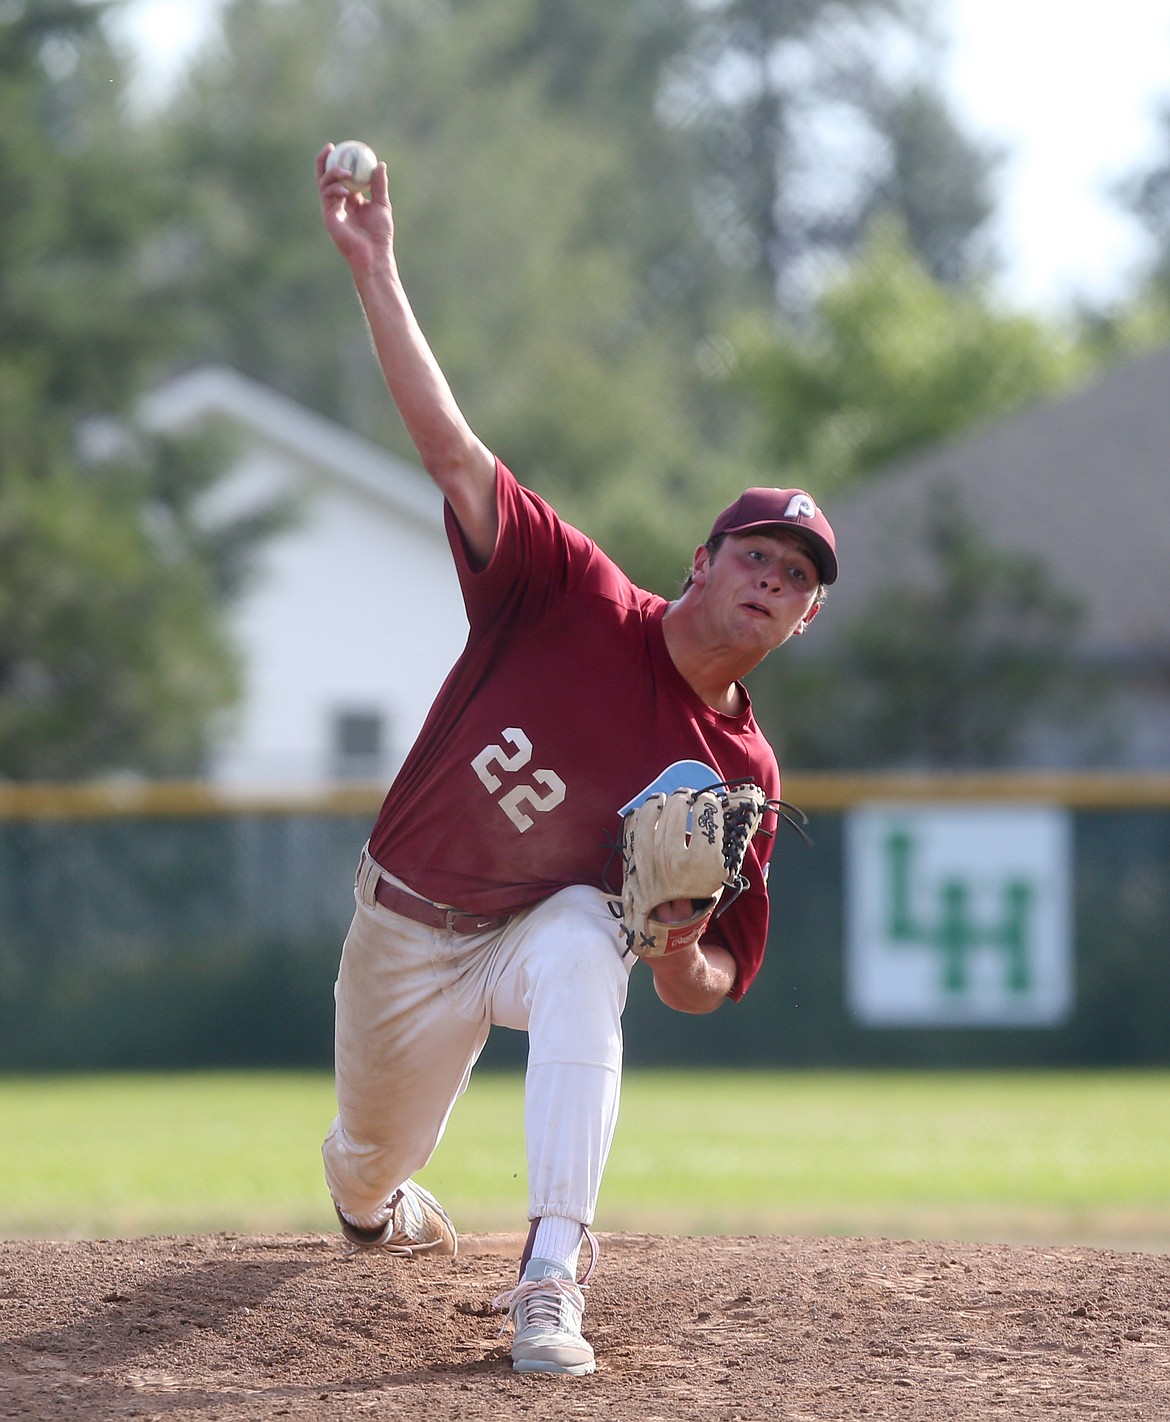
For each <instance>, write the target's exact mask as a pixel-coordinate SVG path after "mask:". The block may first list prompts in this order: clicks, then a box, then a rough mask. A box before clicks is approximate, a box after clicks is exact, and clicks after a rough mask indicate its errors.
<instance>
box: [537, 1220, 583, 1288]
mask: <svg viewBox="0 0 1170 1422" xmlns="http://www.w3.org/2000/svg"><path fill="white" fill-rule="evenodd" d="M584 1237H585V1232H584V1228H583V1226H582V1225H581V1224H580V1222H579V1221H578V1220H566V1219H563V1218H562V1217H561V1216H560V1215H543V1216H542V1217H541V1221H540V1223H539V1224H538V1225H537V1226H536V1238H535V1239H534V1240H533V1241H532V1255H533V1258H535V1259H547V1260H549V1262H550V1263H553V1264H559V1265H560V1266H561V1268H562V1269H565V1270H567V1271H568V1273H569V1274H570V1275H571V1276H572V1277H573V1278H574V1279H575V1278H576V1277H577V1256H578V1255H579V1254H580V1253H581V1241H582V1240H583V1239H584Z"/></svg>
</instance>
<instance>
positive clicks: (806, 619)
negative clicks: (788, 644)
mask: <svg viewBox="0 0 1170 1422" xmlns="http://www.w3.org/2000/svg"><path fill="white" fill-rule="evenodd" d="M820 610H821V604H820V603H819V602H814V603H813V605H812V606H811V607H810V608H809V610H808V611H807V612H806V613H805V614H804V616H803V617H802V618H801V619H800V621H799V622H798V623H797V624H796V626H795V627H794V628H793V631H794V632H795V633H796V635H797V636H798V637H799V636H800V634H801V633H802V632H803V631H804V629H805V628H806V627H807V626H808V624H809V623H810V622H811V621H812V620H813V618H814V617H815V616H816V615H817V613H818V612H820Z"/></svg>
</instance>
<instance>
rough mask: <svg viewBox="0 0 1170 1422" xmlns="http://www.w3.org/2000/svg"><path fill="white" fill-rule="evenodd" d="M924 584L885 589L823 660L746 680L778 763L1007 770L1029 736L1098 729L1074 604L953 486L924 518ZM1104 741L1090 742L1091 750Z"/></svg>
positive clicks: (1089, 737) (1100, 712) (1104, 691)
mask: <svg viewBox="0 0 1170 1422" xmlns="http://www.w3.org/2000/svg"><path fill="white" fill-rule="evenodd" d="M924 526H925V527H924V538H925V543H924V546H925V547H926V549H927V550H928V554H929V559H930V569H929V572H928V576H927V578H926V579H925V580H923V581H921V582H918V583H912V582H893V581H892V582H891V584H890V585H889V586H888V587H887V588H886V589H884V590H883V591H882V592H880V593H879V594H878V595H877V596H876V597H875V599H874V602H873V604H872V606H871V607H870V609H869V610H868V611H867V612H865V613H864V614H862V615H861V616H860V617H857V618H855V619H854V621H853V622H852V623H851V624H850V625H849V626H848V627H847V628H845V629H844V631H843V633H842V635H841V647H840V650H839V651H836V652H835V653H834V654H833V655H832V656H831V657H825V658H823V659H819V660H818V659H815V658H810V659H809V660H808V661H805V662H803V663H802V664H801V665H799V666H798V667H794V666H792V665H789V666H788V667H786V668H782V667H780V666H778V665H777V666H772V667H769V668H768V670H767V673H766V674H763V673H757V674H756V677H757V680H756V684H755V686H754V688H753V694H754V696H755V698H756V703H757V711H758V714H760V715H761V717H762V718H763V719H764V721H765V722H767V723H775V724H774V726H773V734H774V736H775V740H776V744H778V745H780V746H782V747H783V751H784V758H785V759H786V760H787V763H788V764H790V765H801V766H816V767H817V768H838V767H840V768H866V769H875V768H907V769H915V770H956V769H969V768H977V767H985V766H1001V765H1012V764H1014V763H1018V762H1019V757H1020V755H1021V752H1022V751H1023V750H1024V749H1025V748H1026V747H1027V746H1028V745H1029V743H1031V742H1033V741H1034V738H1035V737H1036V736H1037V734H1038V732H1041V731H1043V730H1045V728H1047V729H1048V730H1049V731H1051V730H1053V728H1055V730H1056V733H1057V735H1058V736H1059V738H1060V740H1061V743H1062V744H1063V745H1065V746H1068V745H1071V744H1073V743H1074V742H1075V741H1076V739H1077V738H1078V737H1083V738H1084V741H1085V744H1094V743H1096V742H1097V741H1099V740H1100V739H1101V738H1102V737H1104V736H1106V735H1107V734H1108V725H1107V717H1108V713H1109V697H1108V687H1107V685H1106V684H1105V682H1104V680H1103V679H1097V678H1094V677H1092V676H1090V675H1088V674H1087V673H1086V671H1085V668H1084V666H1083V663H1082V662H1081V661H1080V659H1079V658H1078V657H1077V655H1076V645H1075V644H1076V638H1077V634H1078V631H1079V627H1080V622H1081V615H1082V614H1081V610H1080V607H1079V605H1078V604H1077V602H1076V601H1075V599H1074V598H1072V597H1071V596H1070V595H1069V594H1067V593H1065V592H1064V591H1063V590H1062V589H1060V588H1059V587H1057V586H1056V585H1055V584H1054V582H1053V580H1052V578H1051V575H1050V574H1049V573H1048V572H1047V570H1046V569H1045V568H1044V566H1043V564H1042V563H1041V562H1040V561H1039V560H1038V559H1035V558H1032V557H1029V556H1025V555H1021V554H1018V553H1014V552H1007V551H1005V550H1002V549H999V548H996V547H994V546H992V545H991V544H989V543H988V542H987V541H986V539H984V538H983V537H982V536H981V535H980V533H979V531H978V529H977V528H976V526H975V524H974V523H973V521H972V520H971V519H970V518H969V517H968V516H967V514H966V513H965V512H964V510H963V508H962V505H961V502H960V500H959V498H958V496H957V495H956V494H954V493H953V492H952V491H946V490H944V491H942V492H940V493H939V494H938V495H937V497H936V498H935V499H934V500H933V501H932V503H931V504H930V506H929V507H928V508H927V509H926V510H925V512H924ZM1102 743H1103V742H1102Z"/></svg>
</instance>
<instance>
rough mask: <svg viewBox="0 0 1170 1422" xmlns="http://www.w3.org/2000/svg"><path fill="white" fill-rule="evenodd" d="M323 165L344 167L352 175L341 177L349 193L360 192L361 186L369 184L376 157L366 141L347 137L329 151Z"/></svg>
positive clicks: (376, 160)
mask: <svg viewBox="0 0 1170 1422" xmlns="http://www.w3.org/2000/svg"><path fill="white" fill-rule="evenodd" d="M325 166H326V168H344V169H346V171H347V172H349V173H352V174H353V176H352V177H350V178H343V179H342V182H343V183H344V184H345V186H346V187H347V188H348V189H349V190H350V192H351V193H360V192H361V191H362V189H363V188H368V187H369V186H370V179H371V178H372V177H373V176H374V169H375V168H376V167H377V166H378V157H377V154H376V153H375V152H374V150H373V149H372V148H371V147H370V145H369V144H368V143H362V142H361V141H360V140H359V139H356V138H347V139H346V140H345V141H344V143H339V144H338V145H337V147H336V148H335V149H334V150H333V152H332V153H330V155H329V157H328V159H327V160H326V163H325Z"/></svg>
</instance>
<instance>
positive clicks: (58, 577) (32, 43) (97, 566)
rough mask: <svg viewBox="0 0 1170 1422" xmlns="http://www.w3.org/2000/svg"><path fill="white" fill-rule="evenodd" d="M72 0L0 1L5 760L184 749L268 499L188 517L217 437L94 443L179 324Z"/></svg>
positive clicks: (111, 767)
mask: <svg viewBox="0 0 1170 1422" xmlns="http://www.w3.org/2000/svg"><path fill="white" fill-rule="evenodd" d="M102 9H103V7H102V6H101V5H97V4H92V3H82V0H53V3H47V0H39V3H27V4H25V3H9V4H4V5H0V249H2V250H3V252H4V264H3V267H2V268H0V776H5V777H9V778H13V779H28V778H33V777H42V776H51V777H56V776H75V775H82V774H89V773H95V772H106V771H121V770H147V771H163V770H166V771H177V770H189V769H192V768H193V767H194V766H196V765H197V764H198V762H199V758H200V755H201V752H202V749H203V746H204V743H205V739H206V735H207V732H208V727H209V724H210V721H211V718H212V717H213V715H214V713H215V712H216V711H217V710H218V709H219V708H220V707H222V706H223V705H225V704H226V703H227V701H228V700H229V699H230V697H231V694H232V691H233V687H234V681H235V663H234V659H233V656H232V654H231V652H230V649H229V648H228V647H227V645H226V642H225V639H224V636H223V633H222V630H221V628H220V623H219V613H220V607H221V604H222V601H223V598H224V597H226V596H228V595H230V593H231V591H232V589H233V588H234V587H236V586H238V585H239V581H240V578H241V577H242V576H243V570H244V568H245V566H246V564H247V551H248V549H249V548H250V547H251V545H252V543H253V542H254V540H255V538H257V537H259V536H261V535H262V533H263V531H264V529H265V528H266V527H267V526H268V523H269V520H270V515H271V511H262V512H261V513H260V514H258V515H257V518H256V520H255V521H253V522H251V523H240V524H235V525H233V524H225V525H222V526H219V527H214V528H208V527H203V526H202V525H201V524H200V523H199V520H198V519H197V518H196V516H195V510H196V507H197V503H198V500H199V498H200V496H201V495H202V494H203V493H204V492H205V491H206V490H207V489H208V488H209V487H210V485H211V483H212V482H214V479H215V477H216V476H217V471H218V468H219V467H220V463H221V461H222V455H223V452H222V450H220V449H218V448H216V447H213V446H211V445H209V444H200V445H191V446H183V445H176V444H174V443H168V442H162V441H157V440H150V439H147V438H145V437H142V438H141V439H139V440H137V441H134V440H132V439H130V438H129V437H128V436H127V435H126V434H125V433H124V432H123V433H122V434H120V435H119V437H118V438H117V439H114V440H110V439H108V438H107V439H106V440H105V441H104V446H105V447H104V455H103V458H102V459H101V460H95V459H94V458H92V457H90V455H89V454H87V453H86V452H85V451H84V450H83V449H82V446H83V445H84V444H85V438H84V437H85V436H86V435H87V434H88V435H89V436H90V441H89V442H90V446H91V453H92V444H93V439H92V437H93V436H94V434H95V432H96V430H97V426H96V424H95V417H96V416H97V415H99V414H100V415H101V416H103V417H105V418H108V417H110V416H121V417H123V420H124V421H127V422H128V418H129V414H130V412H131V410H132V407H133V403H134V399H135V397H136V395H137V394H138V393H139V391H140V390H141V389H142V388H143V384H144V382H145V381H146V380H147V379H148V378H149V374H150V372H151V370H152V368H153V367H154V365H155V364H156V363H157V362H159V361H161V360H162V359H163V358H164V356H165V355H166V354H167V353H168V352H169V351H172V350H174V349H175V348H176V346H177V345H178V344H179V343H180V342H181V340H182V335H183V333H182V327H181V324H180V323H179V322H178V320H177V319H176V317H177V314H178V313H177V311H176V310H175V309H174V308H173V307H172V306H171V305H170V304H169V301H168V273H169V272H170V271H171V269H172V268H173V265H174V263H173V257H172V255H171V254H170V253H169V252H168V249H167V245H166V223H165V221H164V216H165V208H164V200H165V193H164V192H163V191H162V190H161V189H160V188H159V187H158V186H157V185H156V184H155V183H154V181H153V178H152V174H153V173H154V161H153V155H152V154H151V152H150V149H149V144H148V142H147V140H146V138H145V137H144V136H143V135H142V134H140V133H139V132H138V131H137V129H136V128H135V126H134V125H133V124H132V123H131V122H130V121H129V120H128V118H127V116H126V114H125V112H124V110H123V107H122V102H123V96H124V93H125V87H126V86H125V80H126V71H125V69H124V67H123V66H122V64H121V62H120V60H119V58H118V56H117V55H116V54H115V53H114V52H113V51H112V50H111V49H110V47H109V46H108V44H107V43H106V41H105V39H104V38H103V34H102V30H101V27H100V25H99V23H98V21H99V19H100V15H101V11H102Z"/></svg>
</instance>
